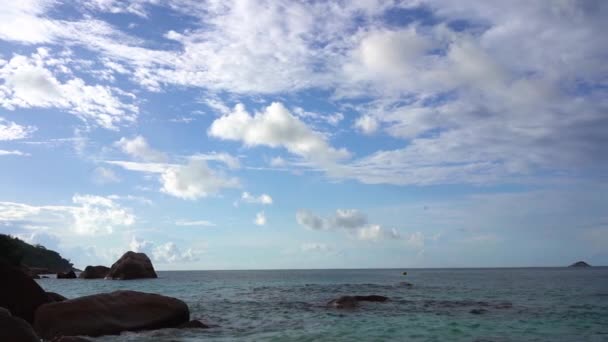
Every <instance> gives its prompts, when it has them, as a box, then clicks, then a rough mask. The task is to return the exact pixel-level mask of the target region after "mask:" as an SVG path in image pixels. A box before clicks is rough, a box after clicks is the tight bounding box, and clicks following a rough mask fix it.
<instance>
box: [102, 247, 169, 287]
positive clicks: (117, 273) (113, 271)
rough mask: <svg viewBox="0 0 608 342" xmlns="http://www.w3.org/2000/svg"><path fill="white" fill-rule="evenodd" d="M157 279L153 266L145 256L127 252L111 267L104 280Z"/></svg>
mask: <svg viewBox="0 0 608 342" xmlns="http://www.w3.org/2000/svg"><path fill="white" fill-rule="evenodd" d="M157 277H158V276H157V275H156V272H155V271H154V266H152V262H151V261H150V258H148V256H147V255H146V254H144V253H135V252H131V251H129V252H127V253H125V254H124V255H123V256H122V257H120V259H118V261H116V262H115V263H114V264H113V265H112V267H111V268H110V271H109V272H108V275H107V276H106V279H118V280H130V279H141V278H157Z"/></svg>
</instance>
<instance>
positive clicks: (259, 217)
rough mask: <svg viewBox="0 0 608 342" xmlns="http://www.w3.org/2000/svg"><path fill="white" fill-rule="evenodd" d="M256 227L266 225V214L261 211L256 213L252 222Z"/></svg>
mask: <svg viewBox="0 0 608 342" xmlns="http://www.w3.org/2000/svg"><path fill="white" fill-rule="evenodd" d="M253 223H255V224H256V225H257V226H265V225H266V214H264V212H263V211H261V212H259V213H257V214H256V215H255V220H254V221H253Z"/></svg>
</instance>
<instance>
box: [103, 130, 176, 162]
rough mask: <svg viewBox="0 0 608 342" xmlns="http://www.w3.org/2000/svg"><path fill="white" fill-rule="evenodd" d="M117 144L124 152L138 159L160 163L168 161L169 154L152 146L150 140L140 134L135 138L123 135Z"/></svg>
mask: <svg viewBox="0 0 608 342" xmlns="http://www.w3.org/2000/svg"><path fill="white" fill-rule="evenodd" d="M115 145H116V146H117V147H119V148H120V149H121V150H122V151H123V152H124V153H126V154H128V155H129V156H131V157H133V158H135V159H137V160H141V161H145V162H158V163H164V162H166V161H167V155H166V154H165V153H163V152H160V151H157V150H155V149H153V148H152V147H150V145H149V144H148V141H147V140H146V139H145V138H144V137H142V136H141V135H138V136H136V137H134V138H133V139H128V138H125V137H122V138H120V140H119V141H117V142H116V143H115Z"/></svg>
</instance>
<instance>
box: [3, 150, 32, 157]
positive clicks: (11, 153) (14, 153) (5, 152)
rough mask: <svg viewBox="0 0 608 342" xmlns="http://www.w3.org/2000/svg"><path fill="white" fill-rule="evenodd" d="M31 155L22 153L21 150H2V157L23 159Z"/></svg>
mask: <svg viewBox="0 0 608 342" xmlns="http://www.w3.org/2000/svg"><path fill="white" fill-rule="evenodd" d="M29 155H30V154H29V153H25V152H21V151H19V150H1V149H0V156H22V157H27V156H29Z"/></svg>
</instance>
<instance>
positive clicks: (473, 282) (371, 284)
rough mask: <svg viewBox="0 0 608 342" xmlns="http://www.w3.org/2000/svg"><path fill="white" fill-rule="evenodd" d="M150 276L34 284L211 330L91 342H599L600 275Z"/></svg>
mask: <svg viewBox="0 0 608 342" xmlns="http://www.w3.org/2000/svg"><path fill="white" fill-rule="evenodd" d="M403 271H407V275H405V276H404V275H402V272H403ZM158 275H159V279H150V280H132V281H111V280H81V279H40V280H38V283H39V284H40V285H41V286H42V287H43V288H44V289H45V290H47V291H53V292H57V293H60V294H62V295H64V296H66V297H68V298H75V297H79V296H84V295H89V294H95V293H100V292H110V291H115V290H125V289H129V290H136V291H144V292H154V293H159V294H163V295H167V296H172V297H177V298H180V299H182V300H184V301H185V302H186V303H188V306H189V307H190V311H191V316H192V318H193V319H201V320H203V321H204V322H206V323H207V324H212V325H215V326H216V327H213V328H211V329H206V330H177V329H165V330H158V331H150V332H140V333H126V334H123V335H121V336H105V337H100V338H96V339H93V340H94V341H233V340H240V341H478V342H481V341H608V267H592V268H584V269H574V268H499V269H360V270H276V271H166V272H162V271H161V272H158ZM404 282H407V283H411V284H412V286H407V284H405V283H404ZM371 294H377V295H383V296H387V297H389V298H390V301H388V302H384V303H372V302H364V303H362V304H361V305H360V307H359V308H357V309H353V310H340V309H335V308H328V307H327V306H326V303H327V302H328V301H329V300H331V299H334V298H337V297H339V296H343V295H371Z"/></svg>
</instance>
